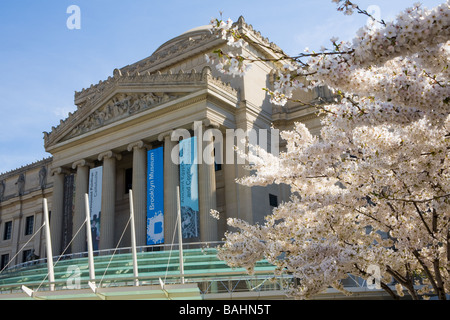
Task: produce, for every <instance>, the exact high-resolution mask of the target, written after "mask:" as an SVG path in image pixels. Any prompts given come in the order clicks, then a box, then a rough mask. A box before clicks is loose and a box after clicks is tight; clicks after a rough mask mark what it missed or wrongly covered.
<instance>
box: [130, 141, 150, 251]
mask: <svg viewBox="0 0 450 320" xmlns="http://www.w3.org/2000/svg"><path fill="white" fill-rule="evenodd" d="M147 147H148V146H146V145H145V143H144V142H143V141H137V142H135V143H131V144H129V145H128V151H133V197H134V199H133V201H134V222H135V225H136V245H137V246H145V245H146V244H147Z"/></svg>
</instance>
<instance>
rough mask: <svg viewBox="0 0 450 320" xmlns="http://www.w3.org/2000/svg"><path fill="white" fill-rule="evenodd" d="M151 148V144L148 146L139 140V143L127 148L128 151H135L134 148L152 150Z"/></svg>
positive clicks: (133, 143)
mask: <svg viewBox="0 0 450 320" xmlns="http://www.w3.org/2000/svg"><path fill="white" fill-rule="evenodd" d="M151 147H152V146H151V144H147V143H145V142H144V141H142V140H139V141H136V142H132V143H130V144H129V145H128V147H127V150H128V151H131V150H133V149H134V148H138V149H141V148H146V149H150V148H151Z"/></svg>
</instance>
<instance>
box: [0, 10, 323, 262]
mask: <svg viewBox="0 0 450 320" xmlns="http://www.w3.org/2000/svg"><path fill="white" fill-rule="evenodd" d="M237 25H238V27H239V28H240V30H241V31H242V32H246V33H247V35H248V36H249V37H251V38H252V39H253V40H254V41H255V42H260V43H263V44H264V46H258V45H251V46H249V47H247V48H245V49H240V50H245V51H246V53H247V54H248V55H251V56H254V57H262V58H266V59H267V58H269V59H270V58H273V59H276V58H277V56H276V54H274V53H273V52H271V51H270V50H268V49H267V46H270V47H273V48H277V49H278V50H281V49H279V48H278V47H276V45H275V44H273V43H270V42H269V41H268V40H267V39H265V38H263V37H262V36H261V34H260V33H259V32H257V31H255V30H253V27H252V26H251V25H248V24H247V23H246V22H245V21H244V19H243V18H240V19H239V21H238V22H237ZM226 46H227V44H226V42H225V41H224V40H222V39H220V38H217V37H216V36H214V35H212V34H211V33H210V31H209V28H208V27H200V28H196V29H192V30H190V31H188V32H186V33H184V34H182V35H180V36H178V37H176V38H174V39H172V40H170V41H168V42H166V43H165V44H163V45H162V46H161V47H160V48H158V50H156V51H155V53H154V54H153V55H151V56H150V57H148V58H146V59H143V60H141V61H139V62H136V63H134V64H131V65H128V66H126V67H124V68H121V69H116V70H114V71H113V75H112V76H111V77H109V78H108V79H107V80H105V81H100V82H99V83H98V84H96V85H92V86H91V87H90V88H86V89H83V90H81V91H80V92H76V93H75V104H76V106H77V110H76V111H75V112H74V113H71V114H69V116H68V118H67V119H64V120H61V122H60V124H59V125H58V126H56V127H53V128H52V130H51V131H50V132H45V133H44V146H45V149H46V151H47V152H49V153H50V154H52V158H49V159H45V160H43V161H41V162H39V163H35V164H32V165H30V166H27V167H24V168H21V169H18V170H15V171H12V172H9V173H6V174H3V175H0V201H1V202H0V231H1V238H0V255H8V256H9V259H11V258H12V257H14V256H15V254H16V252H18V251H19V250H20V248H21V247H22V246H23V243H25V242H26V241H27V237H29V235H27V236H24V228H26V226H25V224H26V221H27V219H26V218H27V217H28V216H34V229H33V230H34V232H35V231H36V230H38V228H39V226H40V225H41V224H42V198H44V197H45V198H48V199H49V208H50V210H51V219H50V227H51V232H52V245H53V254H54V255H58V254H61V253H62V252H63V250H64V248H66V247H67V246H68V244H69V243H70V241H71V240H72V239H73V242H72V243H71V246H70V247H69V249H68V250H67V251H66V252H65V253H68V252H72V253H75V252H81V251H85V245H86V231H85V230H84V229H83V228H81V229H80V226H81V225H82V224H83V222H84V219H85V213H84V198H83V197H84V194H85V193H87V188H88V174H89V170H90V169H91V168H94V167H98V166H102V167H103V197H102V219H103V220H102V223H101V226H102V230H101V235H102V237H101V240H100V244H99V248H100V249H110V248H114V247H115V246H116V245H117V243H118V240H119V238H120V236H121V234H122V232H123V230H124V228H125V226H126V223H127V221H128V217H129V198H128V197H129V193H128V189H130V188H131V189H132V190H133V195H134V200H135V216H136V217H135V221H136V237H137V239H136V240H137V245H138V246H144V245H145V241H146V240H145V236H146V233H145V232H146V231H145V225H146V216H145V215H146V168H147V150H150V149H152V148H156V147H159V146H164V148H165V160H164V162H165V163H164V200H165V204H164V225H165V230H164V233H165V239H166V242H171V239H172V238H173V235H174V231H175V230H174V226H175V221H176V192H175V190H176V186H177V184H178V167H177V166H176V165H174V164H173V163H172V162H171V161H170V157H169V156H170V153H169V152H170V150H172V149H173V147H175V146H176V144H177V143H178V142H177V141H172V140H171V138H170V137H171V136H170V134H171V133H172V132H173V130H176V129H181V128H183V129H186V130H188V131H189V132H191V133H192V134H194V133H195V132H197V131H196V130H194V129H195V128H194V127H193V125H194V124H197V125H200V126H201V128H200V129H201V131H202V132H205V131H206V130H207V129H209V128H214V129H217V130H219V131H220V132H222V133H225V132H226V130H227V129H234V130H236V129H243V130H249V129H255V130H258V129H267V130H269V129H270V128H271V126H272V124H273V125H274V126H275V127H276V128H279V129H281V130H283V129H288V128H291V127H292V125H293V124H294V122H295V121H302V122H305V123H306V124H307V125H308V126H309V127H310V129H311V130H312V131H313V132H314V133H316V134H318V132H319V129H320V121H319V119H318V118H317V116H316V114H315V110H314V108H311V107H304V106H300V105H296V104H293V103H291V104H288V105H287V106H286V107H283V108H280V107H275V106H273V105H272V104H271V103H270V101H269V99H268V97H267V95H266V93H265V92H264V91H263V90H261V88H263V87H270V85H271V84H272V83H273V79H274V74H275V72H276V70H277V68H279V67H280V66H279V65H277V64H276V63H272V62H257V63H255V65H254V66H253V68H252V69H250V71H249V72H248V73H247V74H246V75H245V76H244V77H242V78H238V77H236V78H233V77H231V76H226V75H222V74H220V73H218V72H217V71H216V69H215V68H214V66H211V65H209V64H208V63H207V61H206V58H205V54H206V53H210V52H211V51H212V50H213V49H216V48H225V47H226ZM298 94H299V95H302V97H301V98H302V99H307V100H308V101H312V102H315V101H316V102H319V100H320V99H319V98H321V99H329V98H330V93H329V92H328V91H327V90H323V91H314V92H309V93H301V94H300V93H298ZM224 136H225V134H224ZM199 138H202V137H199ZM199 141H202V147H203V148H204V147H206V146H208V144H211V143H212V140H207V139H206V140H205V139H204V137H203V139H199ZM224 146H225V143H224ZM222 152H223V154H224V156H225V155H226V152H230V151H228V150H225V148H224V149H223V150H222ZM234 157H235V160H236V161H235V162H234V163H232V164H230V163H224V164H223V165H222V166H221V167H216V166H214V165H211V164H207V163H205V162H203V163H202V164H199V202H200V236H199V238H198V239H195V240H196V241H202V242H203V241H217V240H221V239H222V237H223V234H224V232H225V231H226V230H227V225H226V219H227V218H230V217H231V218H232V217H237V218H242V219H244V220H246V221H248V222H250V223H258V222H259V223H261V222H263V221H264V217H265V216H266V215H268V214H270V212H271V210H272V209H273V206H274V205H276V204H274V199H275V202H276V203H280V202H282V201H283V200H287V199H288V197H289V188H288V187H287V186H279V185H273V186H269V187H264V188H263V187H253V188H249V187H245V186H242V185H238V184H236V183H235V179H236V178H238V177H242V176H244V175H246V174H249V172H248V171H247V170H245V169H244V166H243V165H241V164H237V159H236V156H235V155H234ZM210 209H216V210H217V211H219V212H220V215H221V219H220V220H216V219H214V218H213V217H211V215H210V214H209V210H210ZM105 212H106V213H105ZM9 222H12V227H11V228H10V226H9V224H8V223H9ZM9 229H11V230H9ZM5 230H6V231H7V232H8V233H11V236H10V239H7V240H4V239H5V238H8V236H7V237H5V236H4V233H5V232H6V231H5ZM126 232H128V233H126V234H125V236H124V238H123V239H124V240H123V241H122V243H121V246H124V247H126V246H129V245H130V240H129V239H130V237H129V231H126ZM74 235H77V236H76V237H74ZM43 241H45V239H44V238H43V235H39V236H37V237H35V239H34V240H33V241H32V242H30V243H29V244H27V246H26V247H25V248H24V249H26V250H28V249H30V248H31V249H34V252H35V253H36V255H38V256H42V257H44V256H45V246H43V245H42V242H43ZM23 259H24V258H23V257H21V256H20V255H18V256H17V257H16V258H15V261H14V262H13V264H16V263H20V262H22V261H23Z"/></svg>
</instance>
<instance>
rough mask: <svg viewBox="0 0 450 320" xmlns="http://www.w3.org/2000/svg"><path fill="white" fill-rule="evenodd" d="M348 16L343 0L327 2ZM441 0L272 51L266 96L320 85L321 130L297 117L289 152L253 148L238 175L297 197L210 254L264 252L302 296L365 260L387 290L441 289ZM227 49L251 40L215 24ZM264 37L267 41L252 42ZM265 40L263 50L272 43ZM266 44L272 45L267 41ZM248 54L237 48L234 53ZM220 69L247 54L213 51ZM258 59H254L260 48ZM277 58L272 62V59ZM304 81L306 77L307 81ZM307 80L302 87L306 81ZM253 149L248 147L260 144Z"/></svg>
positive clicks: (448, 270)
mask: <svg viewBox="0 0 450 320" xmlns="http://www.w3.org/2000/svg"><path fill="white" fill-rule="evenodd" d="M332 2H335V3H336V4H337V6H338V10H340V11H343V12H344V13H346V14H351V13H353V12H358V13H360V14H365V15H367V16H369V17H371V18H372V19H374V20H375V18H373V17H372V16H371V15H370V14H368V13H367V12H366V11H364V10H361V9H360V8H359V7H358V6H357V5H356V4H354V3H352V2H351V1H347V0H333V1H332ZM449 15H450V1H446V2H444V3H442V4H441V5H439V6H437V7H435V8H433V9H427V8H424V7H422V6H421V5H420V4H414V5H413V6H412V7H410V8H407V9H406V10H404V11H403V12H401V13H400V14H398V16H397V17H396V19H395V20H394V21H391V22H385V21H376V22H375V23H374V24H371V25H366V26H364V27H362V28H361V29H360V30H359V31H358V32H357V34H356V36H355V38H354V39H353V41H351V42H338V40H337V39H336V38H333V39H331V48H330V49H327V48H321V50H320V52H311V51H307V52H304V53H302V54H300V55H298V56H294V57H293V56H287V55H285V54H283V53H282V52H276V54H278V55H279V56H280V58H279V59H273V60H274V61H273V63H278V64H280V63H281V65H283V67H280V68H278V76H277V81H276V82H275V84H274V86H273V88H266V89H265V90H266V91H267V92H268V94H269V95H270V97H271V101H272V102H273V103H274V104H279V105H284V104H286V102H287V101H289V100H294V101H297V102H298V103H300V104H304V105H308V104H309V103H308V102H306V101H300V100H296V99H295V92H296V90H310V89H312V88H314V87H317V86H328V87H329V88H330V89H331V90H332V91H333V92H334V94H335V96H336V99H335V102H334V103H331V104H329V103H328V104H321V105H318V106H315V107H316V108H317V110H318V114H319V116H320V117H321V122H322V129H321V132H320V138H319V137H316V136H313V135H312V134H311V133H310V132H309V131H308V129H307V128H306V126H305V125H304V124H302V123H296V124H295V127H294V128H293V129H292V130H290V131H285V132H282V133H281V137H282V138H283V139H285V140H286V143H287V145H286V151H285V152H281V153H280V154H279V155H278V156H277V157H275V156H273V155H271V154H270V153H265V152H264V150H258V151H259V152H258V154H257V155H256V154H249V155H247V159H248V161H249V162H250V163H252V165H251V169H252V170H254V172H255V173H254V174H252V175H250V176H248V177H245V178H243V179H241V180H240V181H239V183H242V184H245V185H249V186H266V185H270V184H273V183H276V184H281V183H283V184H287V185H289V186H290V187H291V191H292V197H291V199H290V201H289V202H286V203H282V204H281V205H279V207H278V208H276V209H274V210H273V213H272V214H271V215H269V216H267V217H266V221H265V223H264V224H263V225H251V224H248V223H247V222H245V221H242V220H238V219H229V220H228V224H229V225H230V226H233V227H235V228H236V230H237V231H233V232H227V233H226V235H225V237H226V239H225V240H226V241H225V244H224V245H223V246H222V247H221V248H220V249H219V257H220V258H221V259H223V260H225V261H226V262H227V263H228V264H229V265H230V266H233V267H245V268H247V270H248V272H249V273H251V272H252V271H253V268H254V266H255V264H256V262H257V261H259V260H261V259H263V258H265V259H267V260H268V261H269V262H270V263H272V264H273V265H275V266H276V271H275V273H276V274H277V275H281V274H287V275H291V276H292V277H293V279H295V280H296V281H292V283H291V284H290V285H289V286H288V287H287V293H288V294H290V295H294V296H296V297H299V298H310V297H312V296H314V295H317V294H319V293H321V292H323V291H324V290H326V289H327V288H328V287H329V286H332V287H334V288H336V289H338V290H341V291H342V292H344V293H348V292H346V290H345V289H344V287H343V285H342V284H341V282H342V280H343V279H346V278H347V277H348V275H349V274H352V275H354V276H358V277H362V278H364V279H368V278H369V277H370V276H373V274H372V273H371V272H370V270H371V268H372V267H373V266H376V267H377V268H379V270H380V277H379V279H377V280H379V283H380V285H381V288H382V289H384V290H385V291H387V292H388V293H389V294H390V295H391V296H392V297H393V298H399V297H400V296H403V295H404V293H409V295H410V296H411V297H412V298H413V299H422V298H428V297H430V296H437V297H438V298H439V299H445V298H446V294H448V293H449V292H450V224H449V223H450V169H449V165H450V159H449V152H450V116H449V111H450V89H449V88H450V86H449V85H450V74H449V73H450V72H449V57H450V41H449V39H450V29H449V25H450V16H449ZM211 23H212V25H213V32H216V33H217V34H218V36H219V37H222V38H223V39H226V40H228V45H229V46H230V47H236V48H239V47H243V46H246V45H247V44H248V43H249V42H251V41H254V40H251V39H250V38H249V37H247V36H246V34H245V33H244V32H240V31H239V30H238V29H237V27H236V25H235V24H233V22H232V21H231V20H228V21H223V20H222V19H215V20H212V21H211ZM259 45H264V44H259ZM267 48H268V49H270V47H267ZM273 50H274V49H273ZM241 52H243V51H241ZM208 58H209V59H211V60H212V61H214V63H215V64H216V67H217V69H218V70H220V71H221V72H223V73H228V74H233V75H238V76H239V75H242V74H244V73H245V72H246V70H247V69H248V68H249V67H250V66H251V64H252V63H253V62H254V61H256V60H255V58H252V59H253V60H252V59H250V58H249V57H245V56H243V55H239V54H236V53H233V52H225V51H224V50H217V51H215V52H214V54H211V55H209V56H208ZM260 59H261V60H264V59H263V58H260ZM275 60H276V61H275ZM305 80H306V81H305ZM305 83H306V85H305ZM255 149H257V147H256V148H255Z"/></svg>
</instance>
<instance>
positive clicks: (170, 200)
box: [158, 131, 180, 243]
mask: <svg viewBox="0 0 450 320" xmlns="http://www.w3.org/2000/svg"><path fill="white" fill-rule="evenodd" d="M171 134H172V131H168V132H165V133H162V134H160V135H159V137H158V140H159V141H164V239H165V242H166V243H170V242H171V241H172V239H173V236H174V233H175V234H177V231H176V229H175V225H176V221H177V189H176V188H177V186H178V185H179V181H180V180H179V174H178V165H177V164H176V163H174V162H173V161H172V150H174V148H175V146H176V145H177V144H178V141H172V140H171Z"/></svg>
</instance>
